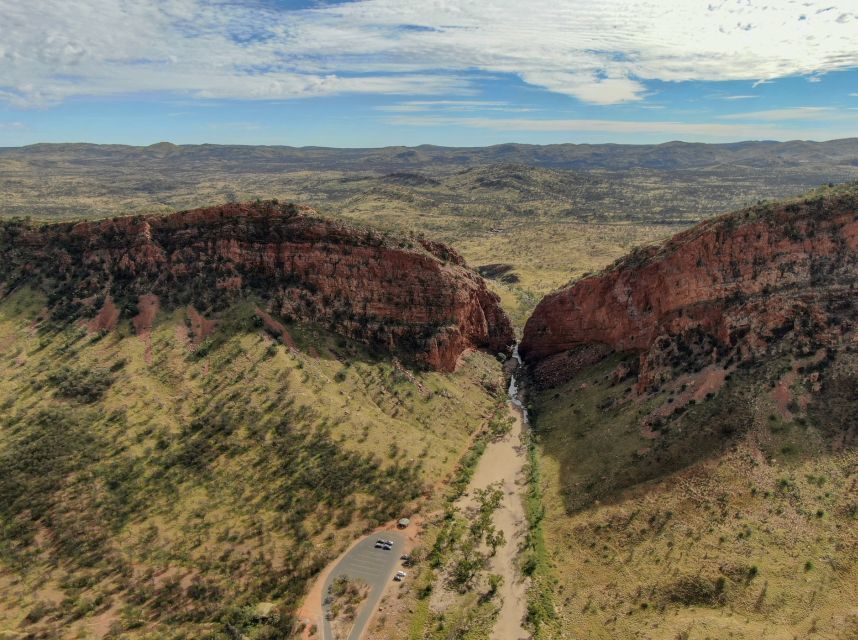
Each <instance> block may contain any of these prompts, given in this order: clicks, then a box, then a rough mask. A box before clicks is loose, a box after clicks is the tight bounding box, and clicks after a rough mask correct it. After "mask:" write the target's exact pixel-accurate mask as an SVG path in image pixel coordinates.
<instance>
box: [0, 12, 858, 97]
mask: <svg viewBox="0 0 858 640" xmlns="http://www.w3.org/2000/svg"><path fill="white" fill-rule="evenodd" d="M831 1H832V0H827V2H820V1H819V0H806V1H804V2H801V3H792V2H790V3H786V2H783V3H768V4H767V5H765V4H761V3H751V2H741V3H734V2H731V3H714V2H713V3H708V4H707V3H700V2H692V1H690V0H602V1H601V2H592V0H563V1H559V0H528V2H521V0H485V1H484V2H473V1H469V0H444V1H443V2H442V1H436V2H420V3H418V2H403V1H402V0H356V1H353V2H346V3H336V4H321V5H318V6H315V7H313V8H310V9H305V10H300V11H294V10H286V9H282V8H279V7H278V6H277V5H275V4H274V3H256V2H252V3H246V4H242V3H239V2H215V1H212V0H163V1H162V2H134V1H132V0H40V2H38V3H26V2H21V1H20V0H0V16H2V17H3V18H2V24H0V100H2V101H5V102H7V103H11V104H13V105H18V106H42V105H49V104H52V103H56V102H58V101H62V100H65V99H67V98H69V97H72V96H81V95H93V96H102V95H111V94H128V93H135V92H168V93H171V94H184V95H187V96H191V97H195V98H206V99H217V98H229V99H235V98H239V99H283V98H296V97H306V96H319V95H330V94H337V93H349V92H363V93H379V94H404V95H431V94H442V93H447V94H449V93H451V92H463V91H465V90H467V89H468V88H469V85H470V82H471V80H472V79H473V77H474V74H475V73H482V74H513V75H515V76H517V77H519V78H520V79H521V80H523V81H524V82H526V83H528V84H531V85H534V86H538V87H542V88H544V89H547V90H549V91H552V92H556V93H559V94H565V95H569V96H574V97H576V98H578V99H580V100H582V101H585V102H589V103H593V104H615V103H621V102H629V101H636V100H640V99H642V98H643V97H644V96H645V95H646V92H647V82H648V81H651V80H660V81H666V82H681V81H687V80H701V81H706V80H715V81H719V80H749V81H754V80H757V83H756V84H755V86H757V85H759V84H761V83H764V82H767V81H770V80H771V79H774V78H780V77H784V76H788V75H806V76H810V77H817V76H818V75H819V74H824V73H827V72H829V71H832V70H836V69H843V68H850V67H858V47H856V46H855V42H856V40H858V17H856V15H855V14H854V13H850V12H843V11H839V10H829V11H826V10H825V9H828V8H830V7H831V4H830V2H831ZM833 1H835V2H836V1H837V0H833Z"/></svg>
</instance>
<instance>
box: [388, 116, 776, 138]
mask: <svg viewBox="0 0 858 640" xmlns="http://www.w3.org/2000/svg"><path fill="white" fill-rule="evenodd" d="M389 122H390V123H391V124H397V125H407V126H419V127H427V126H432V127H435V126H451V125H452V126H461V127H475V128H480V129H493V130H498V131H530V132H600V133H622V134H641V133H645V134H668V135H673V136H676V137H682V136H689V135H690V136H705V137H715V138H717V137H723V138H725V139H728V138H729V139H736V138H737V137H738V138H757V139H759V138H760V137H770V136H771V137H775V136H780V137H783V134H784V131H783V130H780V129H777V128H774V127H765V126H763V127H761V126H760V125H746V124H720V123H688V122H678V121H639V120H600V119H589V118H583V119H537V118H479V117H474V118H471V117H444V116H394V117H392V118H390V120H389Z"/></svg>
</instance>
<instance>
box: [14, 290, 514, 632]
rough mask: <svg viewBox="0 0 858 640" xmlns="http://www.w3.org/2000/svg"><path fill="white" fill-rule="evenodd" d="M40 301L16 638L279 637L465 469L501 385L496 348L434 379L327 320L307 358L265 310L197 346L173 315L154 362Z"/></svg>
mask: <svg viewBox="0 0 858 640" xmlns="http://www.w3.org/2000/svg"><path fill="white" fill-rule="evenodd" d="M42 305H43V300H41V299H40V297H39V295H38V294H36V293H34V292H32V291H19V292H16V293H14V294H12V295H11V296H9V297H7V298H6V299H4V300H3V301H2V302H0V407H2V409H0V432H1V433H2V437H0V459H2V464H4V465H6V467H5V468H6V469H7V473H6V474H4V476H3V477H2V479H0V494H2V496H3V500H2V504H3V512H2V513H0V518H2V520H0V521H2V524H3V535H2V538H0V561H2V564H1V565H0V594H2V597H0V603H2V604H0V632H5V631H7V630H8V631H9V632H13V633H17V632H20V631H29V632H43V633H44V634H45V637H50V636H51V635H52V634H53V633H61V634H62V635H63V636H64V637H69V636H75V635H78V634H79V635H80V636H81V637H88V636H90V635H99V634H101V633H103V632H105V631H107V630H109V629H111V628H112V629H113V630H114V631H117V632H119V631H123V630H124V631H125V632H126V633H127V634H128V637H142V636H147V635H148V636H150V637H158V638H162V637H171V636H175V637H205V636H207V635H211V637H220V634H223V633H224V632H225V631H226V630H228V629H229V628H233V629H238V630H243V632H246V633H250V637H268V636H267V635H266V634H270V633H274V631H275V630H276V629H282V628H284V627H285V623H286V621H287V620H288V619H289V616H290V613H291V612H292V611H293V609H294V607H295V606H296V604H297V603H298V601H299V599H300V596H301V594H302V593H303V591H304V589H305V588H306V586H307V582H308V580H310V579H311V578H312V576H313V575H314V573H315V572H316V571H317V570H318V569H319V568H321V567H322V566H323V565H324V564H325V563H326V562H327V561H328V560H329V559H331V558H332V557H334V556H335V555H336V554H337V553H338V552H339V551H340V550H341V549H342V548H343V547H344V545H345V544H346V543H347V542H349V541H350V540H352V539H353V537H354V536H355V535H356V534H357V533H358V532H360V531H361V530H364V529H366V528H368V527H372V526H374V525H376V524H378V523H380V522H383V521H386V520H389V519H390V518H393V517H397V516H399V515H400V514H401V513H402V512H403V511H408V510H410V508H411V507H409V506H408V505H409V504H413V499H414V498H415V497H418V496H419V494H421V493H422V492H425V491H427V490H428V489H429V488H430V487H431V486H432V485H433V484H435V483H437V482H439V479H441V478H444V477H445V476H446V475H447V474H449V473H451V472H452V471H453V470H454V468H455V466H456V464H457V461H458V459H459V457H460V456H461V455H462V454H463V452H464V451H465V450H466V448H467V446H468V444H469V442H470V438H471V434H472V432H473V431H474V430H475V429H476V428H477V427H478V426H480V425H481V424H482V423H483V422H484V421H485V417H486V416H488V415H489V414H490V413H491V411H492V408H493V406H494V404H495V402H496V399H495V395H496V394H497V393H498V392H502V390H503V387H502V384H501V381H500V380H499V375H500V374H499V371H498V367H497V365H496V363H495V362H494V361H493V360H492V359H491V358H490V357H489V356H486V355H484V354H472V355H470V356H468V357H467V358H466V359H465V362H464V364H463V366H462V367H461V368H460V369H459V371H457V372H456V373H455V374H451V375H442V374H436V373H421V372H415V374H414V375H415V376H416V378H415V379H416V381H417V382H419V384H420V386H419V387H418V386H417V384H415V383H414V382H412V381H411V380H409V378H408V377H407V376H406V375H405V374H403V373H402V372H400V371H398V370H397V369H396V368H395V367H394V366H393V365H392V364H391V363H389V362H387V361H383V360H377V359H375V358H373V357H371V356H370V355H369V354H367V353H365V352H364V351H363V350H362V349H361V348H360V347H357V346H355V345H354V344H349V343H346V342H345V341H343V340H341V339H338V338H335V337H332V336H330V335H328V334H325V333H322V332H318V331H315V330H314V329H312V328H310V327H298V326H292V327H290V332H291V333H292V335H293V338H294V339H295V341H296V342H297V343H298V347H299V348H298V350H297V351H290V350H288V349H287V348H286V347H285V346H283V345H279V344H277V343H274V342H272V341H271V340H270V339H269V338H268V337H267V335H265V334H264V333H263V332H262V331H261V330H260V328H259V327H258V326H257V325H256V323H255V322H254V321H253V318H252V305H251V304H249V303H248V304H244V305H238V306H237V307H234V308H232V309H230V310H229V311H228V312H227V313H226V315H225V316H224V317H222V318H220V325H219V328H218V329H217V330H216V332H215V334H213V336H211V337H210V338H209V341H210V342H209V344H208V347H207V349H202V350H198V351H197V352H196V354H195V353H194V352H193V350H192V349H191V348H190V346H189V344H188V342H187V339H186V335H187V330H186V326H185V318H184V315H185V314H184V311H181V310H179V311H176V312H173V313H166V312H162V314H161V316H159V319H158V321H157V323H156V325H155V327H154V328H153V332H152V337H151V351H150V353H149V355H147V346H146V344H145V342H144V340H143V339H141V338H140V337H138V336H135V335H133V331H132V330H131V328H130V327H129V326H128V324H127V323H122V324H121V325H120V326H119V327H118V329H117V330H116V331H115V332H113V333H110V334H107V335H105V336H103V337H102V336H99V335H93V334H87V333H86V332H85V331H84V330H83V329H80V328H76V327H65V328H61V327H49V326H45V325H44V324H39V323H37V322H35V319H36V317H37V314H38V313H39V310H40V309H41V307H42ZM200 353H206V355H204V356H200V355H199V354H200ZM99 385H101V386H103V387H104V391H103V395H102V396H101V397H96V396H98V390H99V388H100V387H99ZM93 390H95V391H93ZM432 495H433V496H434V495H435V494H434V493H433V494H432ZM434 499H435V498H432V499H430V503H429V504H428V505H426V506H428V507H429V508H431V507H432V505H433V503H432V500H434ZM268 601H270V602H273V603H274V604H275V605H277V608H276V609H275V611H277V612H278V614H279V618H280V621H279V622H278V620H277V617H278V616H277V615H267V616H260V615H258V614H257V613H256V612H257V609H256V607H257V605H258V604H259V603H260V602H268ZM224 637H226V636H224Z"/></svg>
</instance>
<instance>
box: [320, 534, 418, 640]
mask: <svg viewBox="0 0 858 640" xmlns="http://www.w3.org/2000/svg"><path fill="white" fill-rule="evenodd" d="M376 540H390V541H392V542H393V545H392V547H391V549H390V550H385V549H379V548H376V547H375V544H376ZM404 548H405V539H404V537H403V535H402V534H401V533H399V532H398V531H384V532H382V533H374V534H372V535H370V536H367V537H366V538H364V539H363V540H361V541H360V542H359V543H357V544H356V545H355V546H354V547H353V548H352V549H351V551H349V552H348V553H347V554H346V555H345V556H344V557H343V558H342V560H340V562H339V563H338V564H337V566H336V567H334V569H333V570H332V571H331V573H330V575H329V576H328V579H327V580H326V582H325V586H324V589H323V591H322V598H325V597H326V596H327V594H328V587H330V585H331V584H332V583H333V581H334V580H336V579H337V577H339V576H341V575H346V576H348V577H349V578H351V579H358V580H362V581H364V582H366V583H367V584H368V585H369V587H370V591H369V595H368V596H367V599H366V601H365V602H364V603H363V604H362V605H361V607H360V610H359V611H358V615H357V618H356V619H355V625H354V627H353V628H352V631H351V633H350V634H349V637H348V640H358V639H359V638H360V637H361V635H362V634H363V632H364V629H365V628H366V626H367V623H368V622H369V619H370V617H371V615H372V613H373V612H374V611H375V610H376V609H377V608H378V603H379V602H380V601H381V596H382V594H383V593H384V589H385V587H387V585H388V584H391V583H392V582H393V576H394V574H395V573H396V571H397V570H398V569H399V568H400V564H401V562H400V560H399V556H400V555H402V553H403V549H404ZM322 613H323V615H324V616H325V618H324V620H323V622H322V627H323V628H322V640H333V636H332V634H331V623H330V621H329V620H328V619H327V615H326V614H327V613H328V606H327V604H325V603H324V602H323V603H322Z"/></svg>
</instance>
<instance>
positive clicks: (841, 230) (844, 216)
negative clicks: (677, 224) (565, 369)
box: [519, 187, 858, 387]
mask: <svg viewBox="0 0 858 640" xmlns="http://www.w3.org/2000/svg"><path fill="white" fill-rule="evenodd" d="M856 212H858V188H856V187H850V188H843V189H839V190H834V191H833V192H829V193H827V194H824V195H817V196H812V197H807V198H804V199H800V200H796V201H792V202H786V203H781V204H777V205H759V206H756V207H751V208H749V209H746V210H743V211H739V212H737V213H733V214H729V215H725V216H721V217H719V218H715V219H713V220H711V221H707V222H704V223H702V224H699V225H697V226H695V227H692V228H691V229H689V230H687V231H685V232H683V233H680V234H678V235H676V236H674V237H673V238H672V239H670V240H668V241H667V242H665V243H664V244H662V245H660V246H655V247H648V248H646V249H641V250H638V251H635V252H633V253H632V254H630V255H628V256H626V257H625V258H623V259H621V260H619V261H618V262H616V263H615V264H614V265H612V266H611V267H609V268H608V269H606V270H605V271H604V272H602V273H599V274H596V275H592V276H589V277H586V278H583V279H581V280H579V281H577V282H575V283H574V284H572V285H571V286H569V287H567V288H565V289H562V290H560V291H557V292H555V293H553V294H551V295H549V296H547V297H546V298H544V299H543V300H542V301H541V302H540V303H539V305H538V306H537V307H536V310H535V311H534V313H533V315H532V316H531V318H530V319H529V320H528V322H527V325H526V327H525V330H524V336H523V339H522V342H521V345H520V347H519V352H520V354H521V355H522V357H523V358H525V360H527V361H528V362H529V363H531V364H536V363H539V362H543V361H546V360H547V359H551V358H553V357H554V356H556V354H560V353H564V352H568V351H570V350H571V351H573V352H574V351H577V350H580V349H581V347H582V346H586V345H602V346H604V347H606V348H607V350H608V351H633V352H638V353H640V365H641V367H640V369H641V371H640V374H641V375H640V385H641V386H643V387H646V386H649V385H654V384H657V383H658V382H659V380H660V379H661V378H663V377H664V376H669V375H671V374H672V373H675V370H676V369H677V367H680V368H681V367H682V366H690V367H696V368H698V369H699V368H701V367H702V366H705V365H706V364H709V363H712V362H715V361H719V360H729V359H732V361H733V362H738V361H744V360H747V359H749V358H753V357H754V356H755V355H756V354H760V353H762V352H764V351H766V350H767V349H768V348H769V346H770V345H771V344H772V343H773V342H776V341H778V340H779V339H780V338H782V337H784V336H786V335H787V334H789V335H790V336H791V337H792V338H794V339H795V340H798V341H804V342H807V343H808V344H807V348H811V346H813V345H811V344H810V343H814V344H815V345H816V346H819V345H820V344H823V345H824V344H836V343H839V342H840V341H841V340H842V339H843V336H844V335H845V334H847V333H849V332H850V331H851V330H852V323H853V321H854V315H853V313H852V312H851V310H852V304H853V300H854V288H855V285H856V283H858V214H856ZM554 359H555V360H556V358H554Z"/></svg>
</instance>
